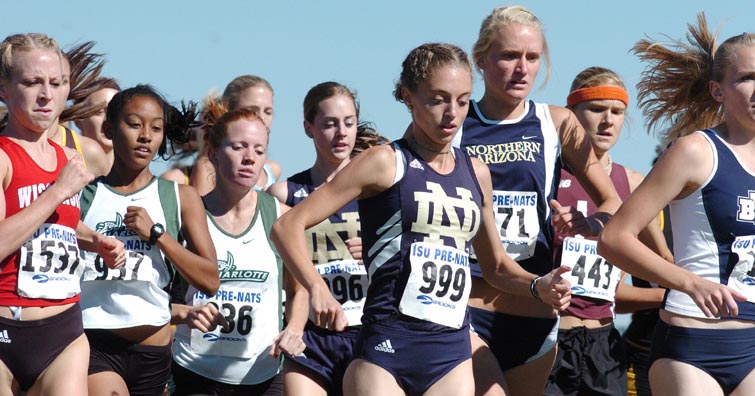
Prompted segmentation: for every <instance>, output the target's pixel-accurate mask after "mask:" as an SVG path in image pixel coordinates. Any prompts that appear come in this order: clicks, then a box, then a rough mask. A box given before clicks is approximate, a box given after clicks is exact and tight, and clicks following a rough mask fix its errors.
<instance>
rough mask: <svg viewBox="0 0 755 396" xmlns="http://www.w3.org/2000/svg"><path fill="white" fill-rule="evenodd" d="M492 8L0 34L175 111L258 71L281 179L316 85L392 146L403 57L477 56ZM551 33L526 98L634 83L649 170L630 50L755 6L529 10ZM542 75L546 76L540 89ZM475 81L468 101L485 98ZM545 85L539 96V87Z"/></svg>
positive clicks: (242, 8) (100, 15)
mask: <svg viewBox="0 0 755 396" xmlns="http://www.w3.org/2000/svg"><path fill="white" fill-rule="evenodd" d="M503 4H507V3H494V2H487V1H446V0H433V1H426V0H409V1H407V0H404V1H396V0H381V1H372V2H364V1H354V0H351V1H347V0H339V1H286V0H270V1H243V2H242V1H214V2H207V1H202V2H200V1H189V0H186V1H143V0H133V1H128V2H111V1H98V2H83V1H55V2H53V1H34V0H32V1H23V2H22V1H9V2H5V3H4V4H3V11H2V14H3V18H2V19H3V22H2V24H1V25H0V34H2V35H3V37H4V36H6V35H8V34H11V33H19V32H32V31H36V32H43V33H46V34H48V35H50V36H52V37H54V38H55V39H57V40H58V41H59V42H60V43H61V45H62V46H63V47H64V48H69V47H71V46H72V45H73V44H76V43H80V42H83V41H88V40H94V41H96V42H97V45H96V46H95V50H96V51H98V52H103V53H106V54H107V61H108V63H107V65H106V66H105V69H104V74H106V75H108V76H112V77H115V78H117V79H118V80H119V82H120V83H121V85H122V86H124V87H129V86H133V85H135V84H137V83H149V84H152V85H154V86H155V87H157V88H158V89H159V90H160V91H161V92H163V93H164V94H165V95H166V96H167V97H168V99H169V100H171V101H174V102H177V101H180V100H181V99H195V100H201V98H202V97H203V96H204V95H206V94H207V92H208V91H209V90H210V89H213V88H214V89H216V90H222V89H223V88H224V87H225V85H226V84H227V83H228V82H229V81H230V80H231V79H233V78H234V77H235V76H237V75H241V74H257V75H260V76H262V77H264V78H266V79H267V80H268V81H270V83H271V84H272V85H273V88H274V89H275V112H276V115H275V120H274V122H273V126H272V135H271V142H270V158H272V159H274V160H276V161H278V162H279V163H281V165H282V166H283V173H284V176H289V175H291V174H293V173H295V172H298V171H299V170H302V169H305V168H307V167H309V166H310V165H311V164H312V163H313V162H314V149H313V147H312V143H311V141H310V140H309V139H308V138H307V137H306V135H305V134H304V132H303V128H302V126H301V125H302V107H301V106H302V105H301V103H302V100H303V98H304V95H305V93H306V92H307V90H308V89H309V88H310V87H312V86H313V85H315V84H317V83H320V82H323V81H328V80H334V81H338V82H341V83H344V84H346V85H348V86H349V87H351V88H352V89H354V90H356V91H357V94H358V97H359V100H360V102H361V107H362V113H361V115H362V119H364V120H370V121H373V122H374V123H375V124H376V125H377V128H378V130H379V131H380V132H381V133H382V134H384V135H385V136H387V137H389V138H391V139H393V138H398V137H399V136H400V135H401V133H402V132H403V131H404V129H405V128H406V125H407V123H408V122H409V114H408V113H407V111H406V110H405V108H404V106H403V105H401V104H400V103H398V102H396V101H395V100H394V99H393V96H392V94H391V93H392V90H393V84H394V80H395V79H396V78H397V77H398V74H399V72H400V65H401V61H402V60H403V58H404V57H405V56H406V54H407V53H408V52H409V50H411V49H412V48H414V47H415V46H417V45H419V44H421V43H423V42H428V41H444V42H450V43H453V44H456V45H459V46H460V47H462V48H464V49H465V50H467V51H470V50H471V47H472V44H473V43H474V41H475V39H476V37H477V32H478V30H479V27H480V22H481V21H482V19H483V18H484V17H485V16H487V15H488V14H489V13H490V11H491V10H492V9H493V7H495V6H496V5H503ZM519 4H523V5H525V6H527V7H528V8H529V9H531V10H532V11H533V12H534V13H535V14H536V15H537V16H538V17H539V18H540V19H541V20H542V22H543V24H544V26H545V34H546V37H547V40H548V43H549V46H550V49H551V58H552V72H551V78H550V80H549V81H548V83H547V85H546V86H545V87H543V88H540V89H536V90H534V91H533V93H532V94H531V96H530V98H531V99H534V100H536V101H540V102H547V103H552V104H560V105H563V104H564V102H565V97H566V95H567V93H568V89H569V85H570V83H571V80H572V78H573V77H574V75H575V74H576V73H578V72H579V71H580V70H582V69H583V68H585V67H588V66H596V65H597V66H604V67H608V68H611V69H614V70H615V71H617V72H618V73H619V74H620V75H621V76H622V77H623V78H624V79H625V81H626V83H627V86H628V89H629V93H630V98H631V102H632V103H631V104H630V108H629V115H630V119H631V121H630V122H629V125H627V124H625V127H624V132H623V136H622V139H621V141H620V142H619V143H618V145H617V146H616V148H614V150H613V155H612V156H613V158H614V160H615V161H616V162H620V163H623V164H624V165H626V166H628V167H630V168H633V169H635V170H637V171H640V172H643V173H646V172H647V171H648V170H649V169H650V162H651V160H652V158H653V155H654V147H655V142H656V139H655V138H654V137H653V136H652V135H650V136H649V135H648V134H647V133H646V127H645V122H644V119H643V117H642V114H641V113H640V111H639V110H638V109H637V108H636V107H635V106H634V105H635V104H636V100H635V98H636V90H635V89H634V86H635V84H636V83H637V81H638V80H639V78H640V73H641V71H642V69H643V65H642V64H641V63H640V62H639V61H638V60H637V58H636V57H635V56H634V55H632V54H630V53H629V49H630V48H631V47H632V45H633V44H634V43H635V42H636V41H637V40H639V39H641V38H643V36H644V35H650V36H652V37H655V38H662V34H666V35H669V36H671V37H675V38H676V37H681V36H682V35H683V34H685V33H686V24H687V23H691V22H693V21H694V20H695V16H696V14H697V13H698V12H699V11H702V10H704V11H706V13H707V15H708V21H709V23H710V25H711V26H712V27H713V28H715V27H716V26H718V25H719V24H720V23H723V25H722V27H721V37H722V38H727V37H729V36H732V35H734V34H739V33H742V32H743V31H747V30H749V31H753V30H755V25H753V21H755V7H753V6H752V3H751V2H747V1H732V0H719V1H716V2H715V3H713V2H711V1H699V0H691V1H684V2H673V1H657V0H656V1H647V0H638V1H597V0H596V1H576V2H565V1H525V2H521V3H519ZM543 76H544V73H543V72H542V70H541V75H540V78H539V83H541V82H542V77H543ZM480 80H481V79H480V76H479V75H476V76H475V91H474V92H473V97H474V98H479V97H480V96H481V95H482V85H481V82H480ZM539 83H538V85H540V84H539Z"/></svg>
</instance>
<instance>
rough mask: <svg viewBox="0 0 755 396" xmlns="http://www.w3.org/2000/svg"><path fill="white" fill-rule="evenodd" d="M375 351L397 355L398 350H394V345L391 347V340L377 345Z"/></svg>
mask: <svg viewBox="0 0 755 396" xmlns="http://www.w3.org/2000/svg"><path fill="white" fill-rule="evenodd" d="M375 350H376V351H380V352H387V353H396V350H395V349H393V345H391V340H385V341H383V342H381V343H380V344H377V345H375Z"/></svg>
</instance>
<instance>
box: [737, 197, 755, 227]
mask: <svg viewBox="0 0 755 396" xmlns="http://www.w3.org/2000/svg"><path fill="white" fill-rule="evenodd" d="M737 205H738V206H739V210H737V220H738V221H744V222H750V223H753V222H755V191H753V190H749V191H748V192H747V196H746V197H741V196H740V197H737Z"/></svg>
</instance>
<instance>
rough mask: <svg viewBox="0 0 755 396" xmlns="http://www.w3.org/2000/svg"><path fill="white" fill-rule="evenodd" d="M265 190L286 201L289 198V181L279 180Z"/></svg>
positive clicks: (281, 200)
mask: <svg viewBox="0 0 755 396" xmlns="http://www.w3.org/2000/svg"><path fill="white" fill-rule="evenodd" d="M265 191H267V193H268V194H270V195H272V196H274V197H275V198H276V199H277V200H278V201H280V202H286V199H287V198H288V183H287V182H286V181H285V180H281V181H277V182H275V183H273V185H272V186H270V187H268V188H267V190H265Z"/></svg>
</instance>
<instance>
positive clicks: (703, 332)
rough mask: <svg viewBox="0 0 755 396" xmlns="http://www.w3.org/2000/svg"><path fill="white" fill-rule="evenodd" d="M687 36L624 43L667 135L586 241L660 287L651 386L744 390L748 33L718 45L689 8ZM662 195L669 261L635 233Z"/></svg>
mask: <svg viewBox="0 0 755 396" xmlns="http://www.w3.org/2000/svg"><path fill="white" fill-rule="evenodd" d="M687 38H688V42H682V41H675V42H672V43H671V45H666V44H664V43H659V42H654V41H652V40H642V41H640V42H638V43H637V44H636V45H635V47H634V51H635V53H637V54H638V55H639V57H640V59H642V60H644V61H646V62H648V66H647V68H646V71H645V73H644V75H643V79H642V80H641V81H640V83H639V84H638V88H639V97H640V99H641V103H640V104H641V106H642V107H644V110H645V112H646V113H647V114H648V115H649V116H650V120H651V127H652V126H654V125H658V122H664V123H668V125H671V127H670V128H669V129H668V131H667V133H666V134H665V135H664V138H665V139H666V140H667V141H674V143H673V144H672V145H671V147H670V148H669V149H668V150H667V151H666V152H665V153H664V154H663V156H662V157H661V158H660V159H659V160H658V162H657V163H656V165H655V166H654V167H653V169H652V171H651V172H650V174H648V176H647V177H646V178H645V181H644V182H643V183H642V184H641V185H640V186H639V187H638V188H637V189H636V190H635V191H634V193H633V194H632V196H631V197H629V199H628V200H627V201H626V202H625V203H624V204H623V205H622V207H621V209H619V211H618V212H617V213H616V216H615V217H614V218H613V220H611V221H610V222H609V224H608V225H607V226H606V228H605V230H604V231H603V233H602V234H601V236H600V240H599V242H598V251H599V253H600V254H601V255H603V256H604V257H606V259H608V260H609V261H611V262H612V263H614V264H616V265H618V266H620V267H621V268H623V269H624V270H626V271H628V272H630V273H632V274H633V275H638V276H640V277H641V278H643V279H646V280H648V281H650V282H654V283H657V284H660V285H662V286H666V287H668V288H669V291H668V292H667V293H666V296H665V299H664V302H663V305H662V307H661V311H660V318H661V320H660V321H659V322H658V325H657V326H656V329H655V334H654V335H653V342H652V347H651V362H652V363H651V366H650V386H651V388H652V391H653V394H654V395H660V396H663V395H752V394H755V305H753V302H755V292H754V290H753V285H755V278H754V277H753V276H755V271H753V257H755V194H754V193H753V191H755V176H753V175H755V160H754V159H755V105H753V98H755V34H752V33H743V34H740V35H737V36H734V37H731V38H729V39H727V40H726V41H724V42H723V43H722V44H721V45H720V46H718V45H717V39H716V36H715V35H714V34H712V33H711V32H710V31H709V30H708V26H707V23H706V20H705V17H704V15H703V14H700V15H699V16H698V24H697V26H693V25H690V26H689V33H688V34H687ZM665 41H666V40H665ZM679 76H683V77H682V78H679ZM711 126H713V127H711ZM704 128H707V129H704ZM667 204H668V205H669V211H670V214H671V219H672V231H673V235H674V258H675V260H676V265H674V264H671V263H668V262H667V261H665V260H664V259H663V258H662V257H660V256H658V255H657V254H656V253H654V252H653V251H651V250H650V249H648V248H647V247H645V246H644V245H643V244H642V243H641V242H640V241H639V239H638V234H639V232H640V230H641V229H642V228H643V227H644V226H645V225H646V224H647V223H648V222H650V221H651V220H652V219H653V218H655V216H656V215H657V214H658V212H660V211H661V210H662V209H663V208H664V206H666V205H667Z"/></svg>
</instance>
